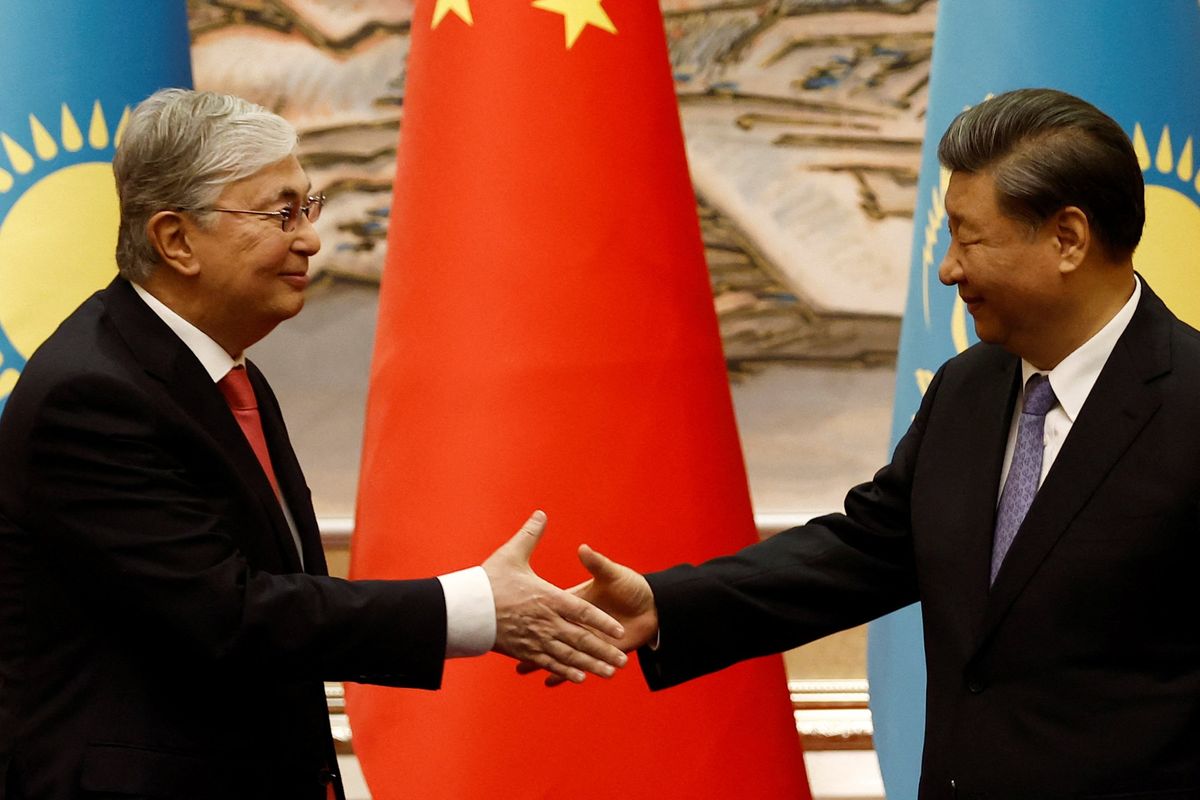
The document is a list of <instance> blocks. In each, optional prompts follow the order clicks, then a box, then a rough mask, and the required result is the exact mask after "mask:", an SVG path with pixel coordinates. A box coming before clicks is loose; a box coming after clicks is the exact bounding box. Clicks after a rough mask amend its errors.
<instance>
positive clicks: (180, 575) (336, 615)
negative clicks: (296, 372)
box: [9, 374, 446, 688]
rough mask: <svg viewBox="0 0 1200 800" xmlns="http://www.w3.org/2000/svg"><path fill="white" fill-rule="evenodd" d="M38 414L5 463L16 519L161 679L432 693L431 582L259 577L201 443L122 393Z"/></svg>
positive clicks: (439, 629)
mask: <svg viewBox="0 0 1200 800" xmlns="http://www.w3.org/2000/svg"><path fill="white" fill-rule="evenodd" d="M36 409H37V410H36V413H35V414H33V415H32V419H30V420H28V425H27V428H26V430H27V431H28V436H27V437H26V438H25V442H24V445H25V446H24V447H23V448H21V449H22V450H24V456H23V458H22V459H21V460H22V461H23V462H24V463H18V464H17V465H16V466H17V468H18V471H19V472H20V473H21V474H22V475H23V477H24V482H23V483H24V485H23V492H22V499H21V500H20V501H19V502H18V503H16V504H15V506H16V508H17V509H18V512H17V514H16V515H15V519H14V521H15V522H16V523H17V524H18V525H19V526H20V527H21V528H22V529H23V530H25V531H26V532H28V534H29V535H30V537H31V539H32V541H33V546H34V548H36V549H38V550H39V551H40V552H42V553H43V554H44V558H45V559H46V560H47V561H48V563H49V565H50V568H51V569H53V570H54V571H55V572H59V573H61V574H62V575H64V576H65V580H64V583H66V585H68V586H69V587H71V588H70V591H72V592H74V593H78V595H79V597H78V601H79V602H81V603H85V604H89V605H91V606H92V607H93V608H94V612H93V613H94V615H95V617H96V618H97V619H98V620H102V621H103V624H104V625H105V626H112V627H113V628H114V629H115V630H116V632H117V635H122V636H126V635H127V636H133V637H139V638H144V639H146V640H147V641H152V642H153V643H154V648H155V650H156V653H157V656H156V657H159V658H161V659H163V660H164V661H165V662H166V663H165V664H164V666H169V664H170V661H171V660H172V659H186V661H187V663H189V664H190V665H192V666H195V665H196V664H197V663H200V664H208V665H209V666H210V667H211V668H213V669H217V670H229V671H231V672H233V673H235V674H239V675H246V676H247V677H249V676H251V675H253V674H256V673H257V674H261V675H264V676H271V677H272V678H273V679H276V680H287V679H288V678H312V679H323V680H339V679H340V680H355V681H360V682H371V683H382V684H387V685H395V686H412V687H421V688H437V686H438V685H439V684H440V681H441V674H442V664H443V658H444V654H445V646H446V644H445V637H446V619H445V616H446V614H445V601H444V599H443V595H442V590H441V587H440V585H439V584H438V582H437V580H436V579H433V578H431V579H428V580H415V581H356V582H351V581H344V580H339V579H337V578H330V577H325V576H314V575H306V574H272V573H270V572H266V571H264V570H262V569H259V568H256V566H255V565H254V564H253V563H252V562H251V560H250V559H248V558H247V555H246V553H245V552H244V548H242V547H240V546H239V543H242V542H248V541H253V537H254V536H256V535H257V536H261V535H262V532H261V531H249V530H239V529H238V528H239V526H241V527H243V528H244V527H246V526H247V525H249V524H252V523H251V522H250V521H251V520H252V519H253V517H252V516H250V515H247V514H246V513H244V510H243V511H242V512H239V510H238V503H239V502H243V503H244V501H239V500H238V499H237V498H236V497H231V492H230V491H229V490H230V486H231V484H230V481H231V480H236V477H235V476H234V477H231V476H229V475H228V474H223V473H222V470H221V469H219V468H218V467H217V460H216V459H215V458H214V459H211V460H210V461H204V460H203V459H201V458H198V457H197V456H196V454H195V450H196V446H197V442H196V441H191V440H189V439H188V437H187V435H186V432H185V431H183V430H182V429H181V427H180V426H178V425H173V424H171V423H170V422H169V421H167V420H166V419H165V418H164V416H163V414H162V413H161V411H160V410H159V409H158V408H156V407H155V404H154V402H153V401H152V399H151V397H150V396H148V395H147V394H146V393H145V392H144V391H142V389H141V388H139V387H138V386H136V385H134V384H131V383H129V382H126V381H123V380H119V379H116V378H113V377H111V376H108V375H103V374H92V375H88V376H84V377H80V378H73V379H71V380H70V381H69V382H62V383H59V384H58V385H56V386H54V387H52V388H51V389H50V390H49V391H47V392H46V393H45V395H44V397H43V399H42V401H41V403H40V404H38V405H37V406H36ZM9 463H12V462H11V461H10V462H9ZM235 488H236V487H235Z"/></svg>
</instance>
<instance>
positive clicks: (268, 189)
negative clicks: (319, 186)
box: [220, 154, 312, 205]
mask: <svg viewBox="0 0 1200 800" xmlns="http://www.w3.org/2000/svg"><path fill="white" fill-rule="evenodd" d="M311 191H312V181H311V180H309V177H308V175H307V174H306V173H305V172H304V168H303V167H301V166H300V161H299V159H297V158H296V156H295V155H294V154H293V155H289V156H287V157H286V158H282V159H280V160H279V161H276V162H275V163H274V164H268V165H267V166H265V167H263V168H262V169H260V170H258V171H257V172H254V173H252V174H250V175H247V176H246V177H245V178H241V179H239V180H236V181H234V182H232V183H230V184H228V185H226V186H225V189H224V190H223V191H222V192H221V195H220V199H221V200H222V201H224V200H229V199H236V200H238V201H239V202H243V203H255V204H258V205H264V204H270V203H285V204H286V203H291V202H294V201H295V202H299V201H303V200H304V198H306V197H307V196H308V194H309V192H311Z"/></svg>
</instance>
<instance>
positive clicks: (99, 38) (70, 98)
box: [0, 0, 192, 411]
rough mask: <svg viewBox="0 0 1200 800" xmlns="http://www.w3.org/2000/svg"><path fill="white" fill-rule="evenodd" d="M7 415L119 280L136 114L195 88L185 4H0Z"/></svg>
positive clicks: (170, 0)
mask: <svg viewBox="0 0 1200 800" xmlns="http://www.w3.org/2000/svg"><path fill="white" fill-rule="evenodd" d="M0 31H4V46H3V47H0V411H3V408H4V403H5V401H6V400H7V398H8V395H9V392H11V391H12V388H13V385H14V384H16V382H17V377H18V375H20V372H21V369H22V368H23V367H24V366H25V361H26V359H27V358H28V357H29V356H30V354H31V353H32V352H33V350H34V349H35V348H36V347H37V346H38V345H40V344H41V343H42V342H43V341H44V340H45V339H46V337H47V336H49V335H50V333H51V332H52V331H53V330H54V328H55V327H56V326H57V325H58V323H59V322H61V321H62V319H63V318H64V317H65V316H66V315H67V314H69V313H70V312H71V311H72V310H74V308H75V307H76V306H77V305H79V303H80V302H82V301H83V299H84V298H86V297H87V296H88V295H89V294H91V293H92V292H93V291H95V290H96V289H99V288H101V287H103V286H104V285H105V284H106V283H107V282H108V281H109V280H111V279H112V276H113V275H115V274H116V259H115V256H114V250H115V249H116V243H117V221H118V210H117V192H116V188H115V187H114V185H113V177H112V168H111V166H110V165H111V163H112V158H113V153H114V151H115V148H116V143H117V142H118V141H119V140H120V136H121V132H122V124H123V122H124V120H125V119H126V117H127V115H128V113H129V110H130V109H131V108H132V107H133V106H134V105H136V104H137V103H138V102H139V101H140V100H142V99H143V98H145V97H146V96H147V95H149V94H151V93H152V92H154V91H155V90H156V89H159V88H162V87H165V86H184V87H187V86H191V84H192V71H191V58H190V52H189V42H188V30H187V7H186V4H185V2H184V0H90V1H89V2H80V1H79V0H38V1H37V2H28V0H0Z"/></svg>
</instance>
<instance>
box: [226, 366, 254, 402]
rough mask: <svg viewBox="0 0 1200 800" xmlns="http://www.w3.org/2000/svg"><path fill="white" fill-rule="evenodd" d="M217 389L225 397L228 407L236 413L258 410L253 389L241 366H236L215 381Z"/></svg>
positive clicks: (244, 369)
mask: <svg viewBox="0 0 1200 800" xmlns="http://www.w3.org/2000/svg"><path fill="white" fill-rule="evenodd" d="M217 388H218V389H219V390H220V391H221V394H223V395H224V396H225V402H226V403H228V404H229V407H230V408H232V409H234V410H237V411H252V410H254V409H256V408H258V400H257V399H256V398H255V397H254V387H252V386H251V385H250V376H249V375H248V374H247V372H246V368H245V367H243V366H240V365H239V366H236V367H234V368H233V369H231V370H229V372H227V373H226V374H225V377H224V378H221V380H219V381H217Z"/></svg>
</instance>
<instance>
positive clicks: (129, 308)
mask: <svg viewBox="0 0 1200 800" xmlns="http://www.w3.org/2000/svg"><path fill="white" fill-rule="evenodd" d="M104 294H105V298H104V300H105V304H106V306H107V307H108V308H109V309H110V311H111V313H110V314H109V319H110V320H111V322H112V324H113V326H114V327H115V328H116V329H117V331H118V332H119V333H120V335H121V337H122V338H123V339H124V340H125V343H126V344H127V345H128V347H129V349H130V351H131V352H132V353H133V355H134V357H135V358H136V359H137V360H138V361H139V362H140V363H141V365H142V367H143V368H144V369H145V370H146V372H147V373H148V374H149V375H151V376H152V377H154V378H155V379H157V380H158V381H159V382H161V383H162V384H163V386H164V388H165V390H166V392H167V394H168V395H169V396H170V398H171V400H172V401H173V402H174V403H175V404H176V405H177V406H178V407H179V408H180V409H181V410H182V411H183V412H184V413H185V414H186V415H187V416H188V417H190V418H191V419H192V420H193V421H194V422H195V423H196V425H197V426H198V427H199V428H200V429H201V430H202V431H203V433H204V434H205V435H207V436H208V437H209V438H210V439H211V440H212V442H213V445H214V448H215V449H216V450H217V451H218V452H219V453H220V454H221V455H222V456H223V457H224V459H225V460H226V462H227V463H228V464H229V468H230V471H231V472H233V473H234V474H236V475H237V479H238V483H239V484H240V485H241V486H242V488H243V489H244V490H245V491H246V492H247V493H248V494H250V495H252V497H253V500H254V501H255V502H256V505H257V506H258V507H259V509H260V510H261V512H262V513H263V515H264V516H265V518H266V520H267V522H268V523H269V527H270V529H271V532H272V534H273V536H274V539H275V541H274V544H275V549H276V550H277V551H278V553H279V556H280V558H281V560H282V563H283V565H284V568H285V569H287V570H291V571H296V572H298V571H300V559H299V556H298V555H297V553H296V546H295V543H294V542H293V540H292V535H291V531H290V530H289V529H288V525H287V520H286V519H285V518H284V516H283V511H282V509H281V508H280V506H279V500H278V499H277V498H276V497H275V491H274V489H272V488H271V484H270V481H268V480H267V476H266V474H265V473H264V472H263V470H262V466H261V465H260V464H259V463H258V458H257V457H256V456H255V455H254V451H253V450H252V449H251V448H250V443H249V442H247V441H246V437H245V434H243V433H242V429H241V428H240V427H239V426H238V424H237V420H236V419H234V416H233V414H232V413H230V411H229V406H228V405H226V403H225V399H224V398H223V397H222V396H221V393H220V391H218V390H217V387H216V385H215V384H214V383H213V381H212V378H211V377H210V376H209V374H208V373H207V372H206V371H205V369H204V367H203V366H202V365H201V364H200V362H199V360H197V359H196V357H195V355H193V354H192V352H191V350H189V349H188V348H187V346H186V345H184V343H183V342H182V341H180V340H179V337H177V336H176V335H175V334H174V333H173V332H172V331H171V329H170V328H168V327H167V326H166V324H165V323H164V322H163V321H162V320H161V319H159V318H158V315H156V314H155V313H154V312H153V311H152V310H151V309H150V307H149V306H147V305H146V304H145V302H143V301H142V299H141V298H140V297H138V296H137V294H136V293H135V292H134V290H133V287H132V286H131V285H130V284H129V283H128V282H127V281H125V280H124V279H122V278H117V279H116V280H114V281H113V283H112V284H110V285H109V287H108V289H106V290H105V293H104Z"/></svg>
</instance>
